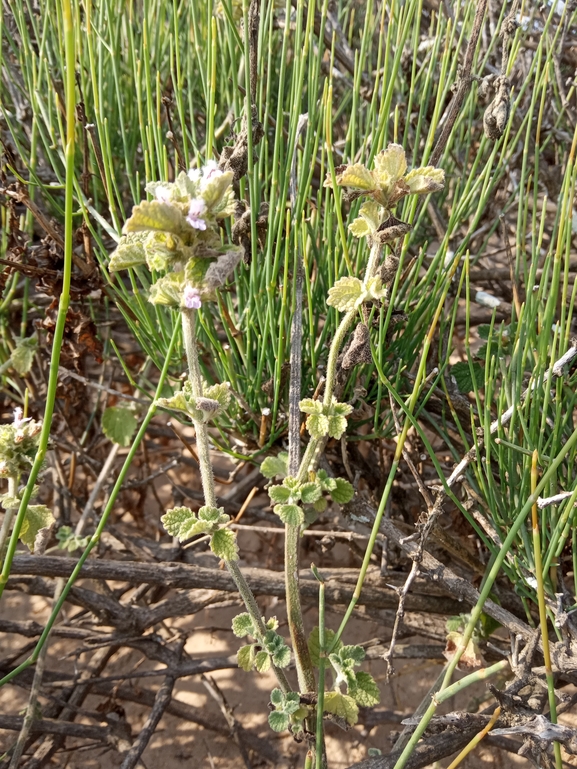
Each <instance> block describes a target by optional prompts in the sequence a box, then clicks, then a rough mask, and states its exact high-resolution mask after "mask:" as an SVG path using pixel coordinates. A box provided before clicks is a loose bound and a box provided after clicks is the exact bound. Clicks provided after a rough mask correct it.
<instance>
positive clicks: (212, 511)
mask: <svg viewBox="0 0 577 769" xmlns="http://www.w3.org/2000/svg"><path fill="white" fill-rule="evenodd" d="M198 518H199V520H200V521H206V522H207V523H211V524H215V525H217V524H223V523H228V522H229V521H230V516H229V515H227V514H226V513H225V512H224V507H210V506H209V505H203V507H201V508H200V510H199V511H198Z"/></svg>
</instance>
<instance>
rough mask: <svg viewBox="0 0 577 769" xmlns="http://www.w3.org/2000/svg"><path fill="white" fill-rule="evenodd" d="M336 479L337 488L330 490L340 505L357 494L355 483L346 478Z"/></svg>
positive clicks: (333, 498) (332, 496)
mask: <svg viewBox="0 0 577 769" xmlns="http://www.w3.org/2000/svg"><path fill="white" fill-rule="evenodd" d="M334 481H335V488H334V489H332V490H331V492H330V495H331V499H332V500H333V502H336V503H337V504H338V505H346V504H347V503H348V502H350V501H351V499H352V498H353V497H354V496H355V490H354V488H353V485H352V484H351V483H349V482H348V481H347V480H345V479H344V478H335V479H334Z"/></svg>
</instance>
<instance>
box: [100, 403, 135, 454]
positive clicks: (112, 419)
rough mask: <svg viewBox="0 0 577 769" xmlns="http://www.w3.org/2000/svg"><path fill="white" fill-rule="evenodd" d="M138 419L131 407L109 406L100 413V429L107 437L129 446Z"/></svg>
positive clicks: (121, 444) (114, 441)
mask: <svg viewBox="0 0 577 769" xmlns="http://www.w3.org/2000/svg"><path fill="white" fill-rule="evenodd" d="M137 427H138V421H137V419H136V417H135V416H134V411H132V409H127V408H125V407H124V406H109V407H108V408H107V409H106V410H105V412H104V414H103V415H102V430H103V432H104V434H105V435H106V437H107V438H109V439H110V440H111V441H112V442H113V443H118V444H119V445H120V446H129V445H130V441H131V440H132V436H133V435H134V433H135V432H136V428H137Z"/></svg>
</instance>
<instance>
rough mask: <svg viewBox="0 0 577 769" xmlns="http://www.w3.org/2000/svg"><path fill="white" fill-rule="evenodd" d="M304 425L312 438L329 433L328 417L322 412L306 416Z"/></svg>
mask: <svg viewBox="0 0 577 769" xmlns="http://www.w3.org/2000/svg"><path fill="white" fill-rule="evenodd" d="M345 422H346V420H345ZM306 425H307V430H308V431H309V433H310V435H311V437H312V438H322V437H324V436H325V435H328V434H329V428H330V425H329V417H327V416H325V415H324V414H311V415H310V416H308V417H307V422H306ZM345 428H346V424H345Z"/></svg>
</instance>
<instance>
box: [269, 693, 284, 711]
mask: <svg viewBox="0 0 577 769" xmlns="http://www.w3.org/2000/svg"><path fill="white" fill-rule="evenodd" d="M270 701H271V703H272V704H273V705H274V706H275V708H278V707H279V706H281V705H282V704H283V702H284V694H283V692H282V689H273V690H272V692H271V693H270Z"/></svg>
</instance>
